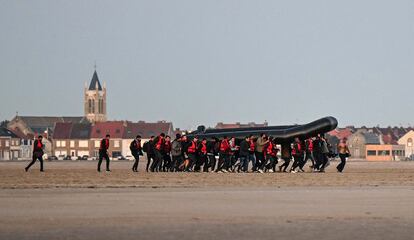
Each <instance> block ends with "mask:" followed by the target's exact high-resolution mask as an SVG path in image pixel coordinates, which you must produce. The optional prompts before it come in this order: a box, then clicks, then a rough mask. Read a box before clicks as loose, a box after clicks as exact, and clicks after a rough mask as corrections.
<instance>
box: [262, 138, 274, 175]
mask: <svg viewBox="0 0 414 240" xmlns="http://www.w3.org/2000/svg"><path fill="white" fill-rule="evenodd" d="M263 152H264V154H265V161H263V163H262V166H261V168H260V170H259V172H260V173H263V171H269V172H271V173H272V172H274V170H273V167H274V166H275V165H276V164H277V162H276V161H277V151H276V147H275V144H274V143H273V137H272V136H270V137H269V142H268V143H267V144H266V145H265V147H264V150H263Z"/></svg>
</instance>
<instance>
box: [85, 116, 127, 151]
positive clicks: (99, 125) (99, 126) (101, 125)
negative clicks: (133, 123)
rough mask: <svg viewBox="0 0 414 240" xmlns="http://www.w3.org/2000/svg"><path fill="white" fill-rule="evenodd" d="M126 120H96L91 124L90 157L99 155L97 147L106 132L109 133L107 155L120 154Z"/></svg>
mask: <svg viewBox="0 0 414 240" xmlns="http://www.w3.org/2000/svg"><path fill="white" fill-rule="evenodd" d="M127 123H128V122H126V121H108V122H96V123H95V124H93V125H92V129H91V137H90V141H91V145H92V151H91V155H90V156H92V157H95V158H97V157H99V147H100V143H101V140H102V139H103V138H105V136H106V135H107V134H109V135H111V140H110V141H109V157H113V158H117V157H119V156H122V148H123V146H122V143H123V141H122V140H123V138H124V135H125V131H126V127H127Z"/></svg>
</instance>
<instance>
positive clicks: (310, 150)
mask: <svg viewBox="0 0 414 240" xmlns="http://www.w3.org/2000/svg"><path fill="white" fill-rule="evenodd" d="M308 151H309V152H312V151H313V141H312V140H311V139H309V140H308Z"/></svg>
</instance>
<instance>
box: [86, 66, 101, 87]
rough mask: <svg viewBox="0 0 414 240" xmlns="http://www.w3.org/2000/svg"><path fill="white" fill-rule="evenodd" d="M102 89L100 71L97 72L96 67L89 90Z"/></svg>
mask: <svg viewBox="0 0 414 240" xmlns="http://www.w3.org/2000/svg"><path fill="white" fill-rule="evenodd" d="M96 89H98V90H99V91H102V86H101V83H100V82H99V78H98V73H96V69H95V71H94V72H93V76H92V80H91V84H89V90H96Z"/></svg>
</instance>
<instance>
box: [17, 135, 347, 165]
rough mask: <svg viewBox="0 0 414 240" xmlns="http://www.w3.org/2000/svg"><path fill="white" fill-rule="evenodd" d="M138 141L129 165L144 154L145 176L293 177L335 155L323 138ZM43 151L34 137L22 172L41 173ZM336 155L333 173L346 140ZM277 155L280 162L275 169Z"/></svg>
mask: <svg viewBox="0 0 414 240" xmlns="http://www.w3.org/2000/svg"><path fill="white" fill-rule="evenodd" d="M141 141H142V139H141V136H139V135H138V136H136V138H135V139H134V140H133V141H132V142H131V144H130V150H131V154H132V156H133V157H134V158H135V161H134V164H133V166H132V171H134V172H138V165H139V160H140V157H141V156H144V153H146V156H147V164H146V168H145V169H146V171H147V172H149V171H150V172H221V173H226V172H243V173H247V172H258V173H264V172H276V171H279V172H288V171H289V172H291V173H297V172H305V170H304V167H305V165H306V163H307V162H308V161H310V162H311V165H310V166H309V167H310V168H311V170H312V171H313V172H324V171H325V168H326V167H327V166H328V165H329V158H332V157H335V156H336V154H335V153H333V151H332V148H331V145H330V144H329V143H328V141H327V140H326V139H325V138H324V136H323V135H318V136H317V137H314V138H309V139H306V140H300V139H299V138H296V139H295V140H294V142H293V143H290V142H285V143H281V144H280V149H279V146H278V145H277V144H276V143H275V139H274V138H273V137H272V136H266V134H261V135H260V136H259V137H254V136H252V135H251V136H246V137H245V138H244V139H236V138H234V137H230V138H228V137H227V136H224V137H223V138H222V139H218V138H213V139H212V140H210V141H208V140H207V139H205V138H203V139H199V138H198V137H197V136H194V137H193V138H192V139H189V138H188V137H187V136H186V135H180V134H177V135H176V137H175V139H174V140H172V139H171V137H170V136H166V135H165V134H164V133H161V134H160V135H159V136H156V137H155V136H152V137H151V138H150V139H149V140H148V141H147V142H145V143H144V144H142V143H141ZM109 142H110V135H106V137H105V138H104V139H102V140H101V142H100V148H99V161H98V167H97V171H98V172H101V165H102V162H103V160H104V159H105V160H106V171H107V172H110V171H111V170H110V158H109V154H108V149H109V147H110V144H109ZM43 147H44V146H43V143H42V136H39V137H38V139H37V140H36V141H35V142H34V147H33V160H32V162H30V164H29V165H28V166H27V167H26V168H25V171H26V172H27V171H28V170H29V169H30V167H31V166H32V165H33V164H34V163H35V162H36V160H39V161H40V171H42V172H43V159H42V156H43ZM337 153H338V155H339V157H340V159H341V163H340V164H339V165H338V166H337V170H338V172H342V171H343V170H344V168H345V164H346V159H347V158H348V157H349V156H350V154H349V153H350V152H349V149H348V146H347V144H346V139H342V140H341V141H340V143H339V144H338V146H337ZM279 157H280V159H281V160H282V161H281V164H280V165H278V164H279ZM217 160H218V161H217ZM292 160H293V163H292V165H291V162H292ZM289 166H290V168H289Z"/></svg>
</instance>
